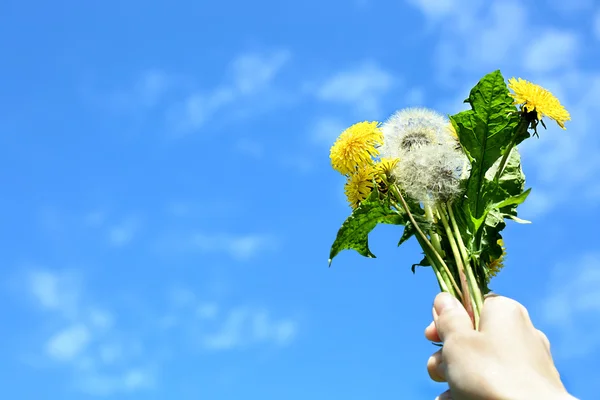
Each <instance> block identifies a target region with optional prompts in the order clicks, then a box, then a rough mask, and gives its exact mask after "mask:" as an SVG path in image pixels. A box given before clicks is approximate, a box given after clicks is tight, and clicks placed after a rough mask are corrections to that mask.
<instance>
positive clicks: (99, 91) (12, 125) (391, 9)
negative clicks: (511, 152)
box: [0, 0, 600, 400]
mask: <svg viewBox="0 0 600 400" xmlns="http://www.w3.org/2000/svg"><path fill="white" fill-rule="evenodd" d="M531 3H532V4H529V3H528V4H524V3H523V2H518V1H512V0H507V1H484V0H464V1H459V0H436V1H434V0H410V1H406V2H403V1H399V0H398V1H383V0H357V1H346V2H342V1H330V2H323V1H314V0H307V1H304V2H293V3H292V2H277V1H273V0H270V1H269V0H257V1H254V2H245V1H240V0H236V1H234V0H225V1H220V2H192V1H179V2H166V1H156V2H152V3H148V2H140V1H137V0H131V1H120V2H116V1H104V2H101V3H100V2H96V3H90V2H74V1H61V0H58V1H54V2H51V3H48V2H41V1H19V2H17V1H15V0H5V1H4V2H3V3H2V5H0V37H2V38H3V40H2V41H0V52H1V54H2V62H0V73H1V76H2V78H3V79H2V85H1V87H2V90H1V91H0V132H1V134H0V152H2V154H1V158H0V159H1V161H0V162H1V163H2V165H1V168H0V176H1V182H2V186H3V187H4V191H3V195H2V196H1V197H0V210H1V211H0V213H1V214H0V218H1V220H2V224H1V225H2V229H1V230H0V235H1V236H0V240H1V243H3V246H2V256H3V260H2V266H3V273H2V278H3V279H2V281H1V285H0V300H1V302H0V318H1V320H2V328H0V351H1V354H2V355H3V357H2V359H0V376H2V379H1V381H2V390H3V393H4V396H5V397H7V398H18V399H36V400H37V399H53V400H54V399H64V400H69V399H88V398H89V399H92V398H107V399H164V398H175V399H214V400H226V399H242V398H245V399H255V398H257V399H258V398H260V399H263V400H269V399H289V400H294V399H306V398H311V399H314V400H318V399H331V398H344V399H347V400H352V399H361V400H362V399H365V398H370V399H397V398H408V399H411V398H414V399H421V398H423V399H426V398H433V397H435V395H437V394H438V393H439V392H441V391H443V385H440V384H435V383H432V382H430V381H429V379H428V376H427V373H426V369H425V363H426V360H427V358H428V356H429V354H430V353H432V352H433V351H434V350H435V348H434V347H433V346H432V345H431V344H430V343H428V342H427V341H426V340H425V339H424V338H423V333H422V332H423V329H424V328H425V326H426V325H427V324H428V323H429V322H430V318H431V314H430V313H431V302H432V300H433V297H434V295H435V293H436V284H435V281H434V277H433V275H432V274H431V271H430V270H427V269H420V270H418V271H417V274H416V275H413V274H412V273H411V272H410V265H411V264H412V263H414V262H417V261H419V260H420V254H419V249H418V248H417V246H416V244H415V243H413V242H411V243H408V244H407V245H406V246H403V247H402V248H401V249H398V248H396V247H395V243H396V242H397V239H398V237H399V235H400V234H401V231H400V229H399V228H397V227H389V226H384V227H380V228H378V229H377V230H376V231H375V232H374V233H373V235H372V239H371V241H372V250H373V251H374V252H375V254H377V256H378V259H376V260H373V259H365V258H361V257H360V256H358V255H357V254H355V253H351V252H344V253H343V254H341V255H340V256H339V257H338V258H336V260H335V262H334V264H333V267H332V268H331V269H328V268H327V256H328V251H329V246H330V244H331V242H332V241H333V239H334V237H335V233H336V231H337V229H338V227H339V225H340V224H341V223H342V222H343V220H344V219H345V217H346V216H347V215H348V213H349V211H350V209H349V208H348V206H347V205H346V204H345V199H344V196H343V189H342V185H343V179H342V177H341V176H338V175H337V174H336V173H335V172H334V171H332V170H331V169H330V167H329V160H328V151H329V146H330V145H331V143H332V142H333V140H334V139H335V137H336V136H337V134H338V133H339V132H340V130H342V129H343V128H344V127H346V126H348V125H350V124H352V123H354V122H357V121H362V120H374V119H376V120H382V119H385V118H386V117H387V116H389V115H390V114H391V113H392V112H394V111H395V110H397V109H400V108H403V107H407V106H426V107H431V108H434V109H436V110H438V111H440V112H442V113H448V114H451V113H454V112H456V111H458V110H460V109H461V108H462V107H464V106H463V105H462V104H461V101H462V100H463V99H464V98H465V97H466V96H467V94H468V90H469V89H470V87H471V86H473V85H474V84H475V83H476V81H477V80H478V79H479V78H480V77H481V76H482V75H483V74H485V73H487V72H490V71H492V70H495V69H498V68H500V69H501V70H502V71H503V73H504V75H505V76H506V77H507V78H508V77H511V76H520V77H522V78H525V79H529V80H532V81H534V82H536V83H539V84H541V85H543V86H545V87H547V88H549V89H551V90H552V91H553V92H555V93H556V94H557V95H558V96H559V97H560V99H561V100H562V101H563V103H564V104H565V105H566V106H567V108H568V109H569V111H570V112H571V113H572V118H573V121H572V122H571V123H570V124H568V130H567V131H561V130H560V129H558V127H556V125H555V124H554V123H549V124H548V126H549V129H548V130H547V131H543V132H541V138H540V139H539V140H529V141H528V142H527V143H525V144H524V145H523V147H522V149H521V150H522V153H523V155H524V168H525V172H526V174H527V178H528V185H529V186H532V187H533V193H532V195H531V197H530V199H529V200H528V203H527V204H525V205H524V206H523V208H522V211H521V214H520V215H521V216H522V217H523V218H526V219H531V220H533V221H534V223H533V224H532V225H529V226H516V225H515V224H510V225H509V226H508V228H507V229H506V231H505V241H506V245H507V248H508V259H507V262H506V268H505V270H503V272H502V274H501V275H500V276H499V277H498V278H497V279H496V280H495V281H494V282H493V285H492V286H493V289H495V290H496V291H497V292H499V293H502V294H505V295H508V296H511V297H514V298H516V299H517V300H519V301H521V302H522V303H523V304H525V305H526V306H527V307H528V308H529V309H530V312H531V315H532V318H533V319H534V322H535V323H536V324H537V325H538V326H539V327H540V328H541V329H543V330H545V331H546V333H547V334H548V336H549V338H550V340H551V342H552V345H553V352H554V355H555V358H556V361H557V363H558V366H559V369H560V371H561V373H562V375H563V377H564V379H565V383H566V384H567V386H568V387H569V389H570V390H572V392H573V393H574V394H575V395H576V396H580V397H581V398H592V397H593V396H596V395H597V388H596V387H595V385H593V384H592V383H591V379H592V376H591V372H590V371H592V370H593V369H592V368H595V366H596V362H595V361H596V360H597V359H598V356H600V323H599V322H598V321H600V295H599V293H600V292H599V291H598V287H599V286H600V249H599V248H598V242H597V229H596V224H597V223H598V222H600V218H599V217H598V211H599V207H598V201H599V200H600V182H599V181H598V179H597V176H598V174H600V161H598V157H597V155H596V154H597V152H598V151H599V150H600V139H598V136H597V135H596V134H595V129H594V125H593V116H594V115H596V114H598V113H599V112H600V61H599V60H600V6H599V5H597V4H596V5H595V4H594V1H593V0H589V1H586V0H578V1H572V2H570V3H566V2H563V1H561V0H548V1H545V2H542V1H537V2H531Z"/></svg>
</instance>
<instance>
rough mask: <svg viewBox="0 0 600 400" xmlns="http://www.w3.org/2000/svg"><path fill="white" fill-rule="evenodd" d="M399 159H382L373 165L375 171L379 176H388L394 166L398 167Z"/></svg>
mask: <svg viewBox="0 0 600 400" xmlns="http://www.w3.org/2000/svg"><path fill="white" fill-rule="evenodd" d="M398 161H400V159H399V158H386V157H383V158H381V160H380V161H379V162H378V163H376V164H375V166H374V167H375V171H376V172H377V173H379V174H385V175H390V174H391V173H392V171H393V170H394V168H396V165H398Z"/></svg>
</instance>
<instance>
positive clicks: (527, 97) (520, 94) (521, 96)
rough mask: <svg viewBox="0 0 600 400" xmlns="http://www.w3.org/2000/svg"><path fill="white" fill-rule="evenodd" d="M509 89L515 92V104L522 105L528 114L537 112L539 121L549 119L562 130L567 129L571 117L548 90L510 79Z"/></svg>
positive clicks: (519, 79) (523, 81)
mask: <svg viewBox="0 0 600 400" xmlns="http://www.w3.org/2000/svg"><path fill="white" fill-rule="evenodd" d="M508 87H509V88H510V89H512V91H514V93H511V96H512V97H513V98H514V99H515V104H522V105H523V109H524V110H525V111H526V112H533V111H535V112H536V113H537V119H538V120H541V119H542V117H548V118H550V119H553V120H555V121H556V123H558V126H560V127H561V128H562V129H566V128H565V122H566V121H570V120H571V115H570V114H569V112H568V111H567V110H566V109H565V108H564V107H563V105H562V104H560V101H558V99H557V98H556V97H555V96H554V95H553V94H552V93H550V92H549V91H548V90H546V89H544V88H543V87H541V86H539V85H536V84H535V83H531V82H528V81H526V80H524V79H521V78H518V79H515V78H511V79H509V80H508Z"/></svg>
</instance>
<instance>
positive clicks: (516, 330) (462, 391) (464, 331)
mask: <svg viewBox="0 0 600 400" xmlns="http://www.w3.org/2000/svg"><path fill="white" fill-rule="evenodd" d="M433 319H434V321H433V322H432V323H431V324H430V325H429V326H428V327H427V328H426V329H425V337H427V339H429V340H431V341H436V342H443V344H444V346H443V348H442V349H441V350H439V351H438V352H436V353H434V354H433V355H432V356H431V357H430V358H429V360H428V361H427V370H428V372H429V376H430V377H431V379H433V380H434V381H436V382H448V384H449V386H450V389H449V390H448V391H446V392H444V393H443V394H442V395H441V396H440V397H438V399H439V400H446V399H453V400H500V399H502V400H521V399H522V400H535V399H545V400H546V399H547V400H555V399H556V400H559V399H571V400H572V399H574V398H573V397H571V396H570V395H569V394H568V393H567V391H566V390H565V388H564V386H563V384H562V382H561V380H560V376H559V374H558V371H557V370H556V368H555V366H554V361H553V360H552V355H551V354H550V342H549V341H548V338H547V337H546V335H544V334H543V333H542V332H541V331H539V330H537V329H536V328H535V327H534V326H533V324H532V322H531V320H530V319H529V314H528V312H527V310H526V309H525V307H523V306H522V305H521V304H519V303H518V302H516V301H514V300H511V299H509V298H506V297H501V296H495V295H494V296H488V297H487V298H486V300H485V302H484V306H483V310H482V312H481V319H480V324H479V331H476V330H475V329H474V328H473V324H472V322H471V319H470V318H469V315H468V314H467V312H466V310H465V309H464V307H463V306H462V304H461V303H460V302H459V301H458V300H456V299H455V298H454V297H453V296H451V295H450V294H448V293H440V294H439V295H437V296H436V298H435V302H434V305H433Z"/></svg>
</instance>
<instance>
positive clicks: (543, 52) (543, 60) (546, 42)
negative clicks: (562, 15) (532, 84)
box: [524, 29, 580, 73]
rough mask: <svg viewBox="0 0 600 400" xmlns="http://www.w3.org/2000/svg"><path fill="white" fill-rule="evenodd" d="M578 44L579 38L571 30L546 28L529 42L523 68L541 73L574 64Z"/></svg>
mask: <svg viewBox="0 0 600 400" xmlns="http://www.w3.org/2000/svg"><path fill="white" fill-rule="evenodd" d="M579 45H580V43H579V38H578V37H577V35H576V34H574V33H572V32H567V31H559V30H556V29H551V30H548V31H546V32H544V33H543V34H540V35H538V36H537V37H536V38H535V39H534V40H533V41H532V42H531V43H530V44H529V46H530V48H529V50H527V51H526V53H525V60H524V65H525V68H527V69H529V70H530V71H533V72H538V73H541V72H551V71H554V70H557V69H560V68H564V67H569V66H571V65H574V64H575V62H576V61H577V55H578V52H579Z"/></svg>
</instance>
